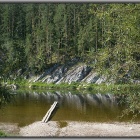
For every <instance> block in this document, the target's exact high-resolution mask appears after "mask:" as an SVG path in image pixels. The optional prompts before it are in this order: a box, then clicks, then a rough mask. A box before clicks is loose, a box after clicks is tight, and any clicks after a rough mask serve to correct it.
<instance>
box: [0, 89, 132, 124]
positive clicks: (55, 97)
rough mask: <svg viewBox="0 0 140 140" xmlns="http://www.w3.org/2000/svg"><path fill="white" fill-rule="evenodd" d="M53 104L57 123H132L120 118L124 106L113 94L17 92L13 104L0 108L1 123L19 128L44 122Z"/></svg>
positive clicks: (127, 119) (128, 119)
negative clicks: (14, 124) (15, 124)
mask: <svg viewBox="0 0 140 140" xmlns="http://www.w3.org/2000/svg"><path fill="white" fill-rule="evenodd" d="M54 101H58V103H59V108H58V110H57V112H56V113H55V115H54V117H53V118H52V120H54V121H64V120H68V121H86V122H115V121H119V122H121V121H127V122H129V121H130V117H125V118H123V119H121V118H120V116H121V115H122V110H123V109H124V106H123V107H122V106H120V105H118V100H117V99H116V97H115V95H113V94H111V93H104V94H100V93H96V94H92V93H87V94H81V93H76V92H75V91H67V92H64V91H53V92H50V91H46V90H45V91H26V90H25V91H24V90H23V91H22V92H21V91H20V92H19V91H17V92H16V94H14V96H13V98H12V100H11V102H10V103H7V104H6V105H4V106H3V107H1V108H0V122H8V123H18V125H19V126H20V127H22V126H26V125H29V124H31V123H33V122H35V121H41V120H42V119H43V117H44V115H45V114H46V112H47V111H48V110H49V108H50V106H51V105H52V104H53V102H54Z"/></svg>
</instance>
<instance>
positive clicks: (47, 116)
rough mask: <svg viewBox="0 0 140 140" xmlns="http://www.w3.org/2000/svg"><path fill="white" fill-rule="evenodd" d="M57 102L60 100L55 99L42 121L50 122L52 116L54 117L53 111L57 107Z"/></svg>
mask: <svg viewBox="0 0 140 140" xmlns="http://www.w3.org/2000/svg"><path fill="white" fill-rule="evenodd" d="M57 104H58V102H57V101H55V102H54V103H53V104H52V105H51V107H50V109H49V110H48V112H47V113H46V115H45V116H44V117H43V119H42V122H45V123H46V122H48V121H49V120H50V118H51V117H52V115H53V113H54V110H55V109H56V107H57Z"/></svg>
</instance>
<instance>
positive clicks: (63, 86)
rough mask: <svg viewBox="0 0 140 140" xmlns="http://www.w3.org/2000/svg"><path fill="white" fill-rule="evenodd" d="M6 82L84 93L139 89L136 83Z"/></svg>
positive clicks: (22, 86) (22, 85)
mask: <svg viewBox="0 0 140 140" xmlns="http://www.w3.org/2000/svg"><path fill="white" fill-rule="evenodd" d="M7 83H8V84H16V85H17V87H18V88H19V89H28V90H65V91H66V90H76V91H77V92H81V93H86V92H92V93H98V92H100V93H106V92H109V93H113V94H127V93H129V92H130V91H131V92H132V94H133V92H134V91H136V90H139V91H140V86H139V85H136V84H99V85H98V84H91V83H90V84H88V83H83V82H72V83H71V84H68V83H60V84H54V83H45V82H40V81H37V82H29V81H28V80H23V79H21V80H16V81H7Z"/></svg>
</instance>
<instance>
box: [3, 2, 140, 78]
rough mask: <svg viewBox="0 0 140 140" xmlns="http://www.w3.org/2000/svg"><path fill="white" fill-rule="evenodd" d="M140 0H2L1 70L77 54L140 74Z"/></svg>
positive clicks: (117, 71) (99, 66)
mask: <svg viewBox="0 0 140 140" xmlns="http://www.w3.org/2000/svg"><path fill="white" fill-rule="evenodd" d="M139 12H140V4H135V3H130V4H129V3H124V4H123V3H121V4H117V3H115V4H113V3H112V4H109V3H108V4H104V3H102V4H94V3H60V4H59V3H38V4H36V3H28V4H22V3H11V4H8V3H7V4H2V3H1V4H0V72H1V74H3V75H5V76H9V75H10V74H13V73H14V72H15V71H17V70H18V69H22V70H23V71H32V72H34V73H37V72H41V71H43V70H45V69H46V68H48V67H49V66H50V64H54V63H66V62H67V61H71V59H72V58H74V57H79V58H80V59H81V60H82V61H83V62H85V63H88V64H89V65H92V66H93V67H94V68H95V69H96V70H97V71H99V72H101V73H105V74H107V75H109V76H110V75H112V76H114V77H115V78H116V79H118V80H119V79H120V78H122V77H124V76H125V75H126V74H127V75H128V74H129V76H130V78H134V79H138V78H139V77H140V73H139V71H140V70H139V66H140V14H139Z"/></svg>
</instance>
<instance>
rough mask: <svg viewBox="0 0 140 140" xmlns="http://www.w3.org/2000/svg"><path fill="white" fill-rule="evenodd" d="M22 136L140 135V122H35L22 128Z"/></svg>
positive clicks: (20, 133) (20, 132)
mask: <svg viewBox="0 0 140 140" xmlns="http://www.w3.org/2000/svg"><path fill="white" fill-rule="evenodd" d="M19 135H20V136H27V137H28V136H32V137H77V136H78V137H88V136H89V137H112V136H113V137H118V136H121V137H125V136H129V137H130V136H134V137H136V136H140V124H134V123H133V124H132V123H118V122H116V123H91V122H70V121H63V122H56V121H50V122H48V123H42V122H40V121H39V122H35V123H33V124H30V125H29V126H25V127H22V128H20V131H19Z"/></svg>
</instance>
